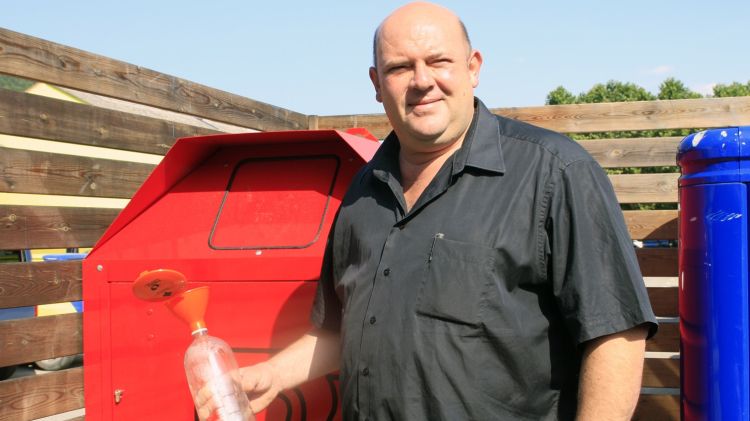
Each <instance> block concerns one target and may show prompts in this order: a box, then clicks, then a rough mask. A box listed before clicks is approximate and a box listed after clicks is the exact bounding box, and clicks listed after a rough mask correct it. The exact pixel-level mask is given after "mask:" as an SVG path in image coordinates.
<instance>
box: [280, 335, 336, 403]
mask: <svg viewBox="0 0 750 421" xmlns="http://www.w3.org/2000/svg"><path fill="white" fill-rule="evenodd" d="M339 354H340V346H339V335H338V334H337V333H334V332H330V331H324V330H320V329H317V330H314V331H312V332H310V333H307V334H305V335H304V336H302V337H301V338H300V339H298V340H297V341H296V342H294V343H293V344H291V345H290V346H288V347H287V348H285V349H284V350H283V351H281V352H279V353H278V354H276V355H274V356H273V357H272V358H271V359H270V360H268V363H269V364H270V365H271V366H272V367H273V370H274V372H275V374H276V375H277V376H278V379H279V381H280V383H279V386H280V387H281V389H282V390H286V389H290V388H292V387H295V386H298V385H300V384H302V383H304V382H306V381H308V380H311V379H314V378H317V377H320V376H323V375H325V374H327V373H330V372H331V371H335V370H337V369H338V367H339V357H340V356H339Z"/></svg>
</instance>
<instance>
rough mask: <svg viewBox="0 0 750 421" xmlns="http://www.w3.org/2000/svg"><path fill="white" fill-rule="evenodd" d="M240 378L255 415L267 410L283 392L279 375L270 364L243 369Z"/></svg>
mask: <svg viewBox="0 0 750 421" xmlns="http://www.w3.org/2000/svg"><path fill="white" fill-rule="evenodd" d="M240 376H241V377H242V379H241V381H242V389H243V390H244V391H245V392H247V395H248V398H249V399H250V408H251V409H252V410H253V413H254V414H257V413H258V412H260V411H262V410H264V409H266V407H268V405H270V404H271V402H273V400H274V399H276V396H278V394H279V393H281V391H282V388H281V384H280V383H281V381H280V377H279V374H278V373H277V372H276V370H275V368H274V366H273V364H271V363H269V362H263V363H260V364H256V365H251V366H249V367H243V368H241V369H240Z"/></svg>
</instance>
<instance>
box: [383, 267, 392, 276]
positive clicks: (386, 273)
mask: <svg viewBox="0 0 750 421" xmlns="http://www.w3.org/2000/svg"><path fill="white" fill-rule="evenodd" d="M390 274H391V270H390V269H386V270H384V271H383V275H385V276H388V275H390Z"/></svg>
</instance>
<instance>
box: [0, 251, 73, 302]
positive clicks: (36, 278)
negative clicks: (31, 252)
mask: <svg viewBox="0 0 750 421" xmlns="http://www.w3.org/2000/svg"><path fill="white" fill-rule="evenodd" d="M80 299H81V262H80V261H69V262H33V263H7V264H2V265H0V308H8V307H21V306H33V305H38V304H51V303H62V302H66V301H77V300H80Z"/></svg>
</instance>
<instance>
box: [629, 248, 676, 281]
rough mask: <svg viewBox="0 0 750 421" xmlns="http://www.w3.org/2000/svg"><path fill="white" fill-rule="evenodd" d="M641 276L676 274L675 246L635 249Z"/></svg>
mask: <svg viewBox="0 0 750 421" xmlns="http://www.w3.org/2000/svg"><path fill="white" fill-rule="evenodd" d="M635 255H636V256H637V257H638V264H639V265H640V266H641V273H642V274H643V276H677V272H678V267H677V248H676V247H675V248H666V247H665V248H642V249H638V248H637V249H635Z"/></svg>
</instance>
